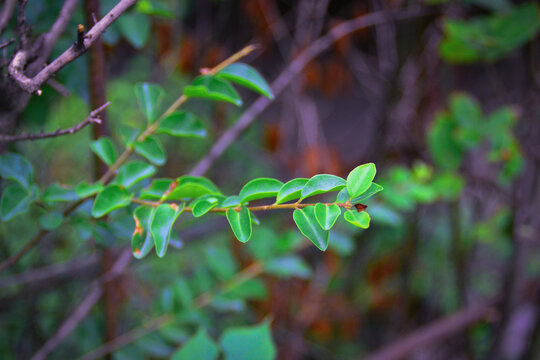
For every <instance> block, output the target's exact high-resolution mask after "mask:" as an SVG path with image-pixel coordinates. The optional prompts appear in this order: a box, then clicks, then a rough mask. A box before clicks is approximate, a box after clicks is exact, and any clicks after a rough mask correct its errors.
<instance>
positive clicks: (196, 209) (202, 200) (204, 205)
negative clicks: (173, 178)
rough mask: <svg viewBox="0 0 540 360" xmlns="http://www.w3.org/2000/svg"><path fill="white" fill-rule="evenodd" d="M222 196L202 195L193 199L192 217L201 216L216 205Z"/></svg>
mask: <svg viewBox="0 0 540 360" xmlns="http://www.w3.org/2000/svg"><path fill="white" fill-rule="evenodd" d="M223 199H224V197H223V196H220V195H209V194H207V195H203V196H201V197H199V198H197V199H195V200H194V201H193V203H191V204H190V205H191V207H192V208H193V210H192V214H193V216H194V217H201V216H203V215H204V214H206V213H207V212H209V211H210V210H212V209H213V208H215V207H216V206H218V204H219V202H220V201H221V200H223Z"/></svg>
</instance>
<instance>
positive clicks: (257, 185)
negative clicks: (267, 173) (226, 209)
mask: <svg viewBox="0 0 540 360" xmlns="http://www.w3.org/2000/svg"><path fill="white" fill-rule="evenodd" d="M282 186H283V183H282V182H281V181H279V180H276V179H271V178H258V179H253V180H251V181H250V182H248V183H247V184H246V185H244V187H243V188H242V190H240V194H238V198H239V200H240V204H245V203H246V202H249V201H252V200H258V199H264V198H269V197H274V196H276V194H277V193H278V191H279V189H281V187H282Z"/></svg>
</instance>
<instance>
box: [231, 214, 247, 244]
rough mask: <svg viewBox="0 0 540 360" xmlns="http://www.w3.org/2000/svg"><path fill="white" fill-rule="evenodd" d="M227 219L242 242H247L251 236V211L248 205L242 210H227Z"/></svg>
mask: <svg viewBox="0 0 540 360" xmlns="http://www.w3.org/2000/svg"><path fill="white" fill-rule="evenodd" d="M227 220H229V224H230V225H231V229H232V231H233V233H234V236H236V238H237V239H238V240H239V241H240V242H243V243H245V242H247V241H248V240H249V238H250V237H251V230H252V227H251V212H250V211H249V210H248V208H246V207H242V208H241V209H240V211H236V210H235V209H228V210H227Z"/></svg>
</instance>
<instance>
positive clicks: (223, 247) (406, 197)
mask: <svg viewBox="0 0 540 360" xmlns="http://www.w3.org/2000/svg"><path fill="white" fill-rule="evenodd" d="M62 3H63V1H61V0H46V1H31V2H30V3H29V5H28V7H27V14H26V15H27V18H28V21H29V22H30V23H31V24H32V25H33V30H34V31H35V32H36V33H39V32H43V31H46V30H47V29H48V28H49V26H50V24H52V22H53V21H54V19H55V18H56V16H57V13H58V10H59V9H60V7H61V5H62ZM115 3H116V1H114V0H102V2H101V7H102V13H103V14H104V13H105V12H106V11H108V10H109V9H111V8H112V6H113V5H114V4H115ZM400 6H401V7H406V6H424V7H426V9H429V10H430V14H429V15H427V16H424V17H422V18H417V19H412V20H407V21H393V20H391V21H389V22H386V23H383V24H380V25H376V26H374V27H370V28H368V29H365V30H360V31H357V32H354V33H352V34H351V35H348V36H346V37H344V38H342V39H340V40H339V41H337V42H336V43H335V44H334V45H333V47H332V48H331V50H330V51H328V52H325V53H324V54H323V55H322V56H320V57H318V58H316V59H314V60H312V61H311V62H310V63H309V64H308V65H307V66H306V67H305V69H303V71H302V73H301V74H300V76H299V77H298V78H297V79H296V80H295V81H294V82H293V83H292V85H291V86H290V87H288V88H287V89H286V90H285V92H284V93H283V94H282V95H281V96H279V97H278V98H277V99H276V100H275V101H274V103H273V104H272V105H271V106H270V108H269V109H268V110H267V111H266V112H264V113H263V115H261V116H260V118H259V119H257V121H256V122H255V123H254V124H253V125H252V126H251V127H250V128H249V129H248V131H247V132H246V133H245V134H244V135H243V136H242V137H241V138H239V139H238V140H237V141H236V142H235V143H234V144H233V145H232V146H231V147H230V148H229V149H228V150H227V151H226V152H225V154H224V156H223V157H222V158H221V159H219V160H218V161H217V162H216V164H215V166H214V167H213V168H212V169H211V170H210V172H209V173H208V174H207V175H208V177H210V178H211V179H212V180H213V181H214V182H215V183H216V184H218V185H219V186H220V187H221V188H222V189H223V190H224V191H225V192H228V193H237V192H238V191H239V189H240V187H241V186H242V184H244V183H246V182H247V181H248V180H250V179H252V178H254V177H259V176H268V177H275V178H278V179H280V180H288V179H291V178H293V177H310V176H312V175H314V174H316V173H329V174H336V175H340V176H343V175H346V174H347V173H348V172H349V171H350V170H351V169H352V168H354V167H355V166H356V165H358V164H361V163H366V162H374V163H376V164H377V168H378V170H379V174H378V177H377V179H376V181H377V182H378V183H380V184H381V185H382V186H384V188H385V189H384V191H382V192H381V193H380V194H379V196H377V197H376V198H374V199H373V200H368V203H367V205H368V206H369V212H370V214H371V216H372V220H373V221H372V226H371V228H370V229H369V230H366V231H360V230H358V229H355V228H353V227H351V226H349V225H348V224H346V223H345V222H343V223H338V224H337V228H336V231H335V232H334V233H333V234H332V236H331V239H330V247H329V250H328V251H327V252H324V253H323V252H320V251H318V250H317V249H316V248H314V247H313V246H306V245H307V240H306V239H304V238H302V237H301V235H300V233H299V232H297V231H295V229H294V224H293V223H292V221H291V218H290V216H289V215H290V214H282V213H281V212H276V213H272V214H266V213H265V214H264V215H261V217H264V221H263V224H262V225H260V226H258V227H255V229H254V234H253V238H252V239H251V240H250V242H249V243H247V244H240V243H238V242H236V241H235V240H234V237H233V235H232V233H231V232H230V230H229V229H228V228H227V224H226V222H225V220H224V217H222V216H214V217H211V218H210V219H208V218H205V219H203V220H202V221H201V220H199V219H192V220H189V219H182V221H180V224H178V225H177V226H176V227H175V230H174V234H173V241H171V245H172V246H173V249H170V250H169V253H168V254H167V256H166V257H165V258H157V257H156V256H155V255H154V254H153V253H152V254H151V255H149V256H148V257H146V258H145V259H143V260H140V261H139V260H137V261H135V260H134V261H132V263H131V265H130V268H129V271H127V272H126V273H125V274H124V275H122V276H121V277H120V278H119V279H118V280H115V287H116V293H115V302H116V307H115V311H116V319H117V322H118V331H119V333H118V335H121V334H123V333H127V332H129V331H131V330H132V329H137V330H136V331H138V332H137V333H136V334H135V335H136V336H135V335H134V336H133V337H132V338H131V340H130V341H129V342H128V343H127V344H125V346H121V347H119V349H117V350H115V351H114V352H113V355H112V356H113V358H114V359H148V358H152V359H162V358H169V357H171V356H172V358H173V359H177V360H178V359H195V358H199V359H202V358H203V357H199V356H201V355H200V354H201V353H200V351H201V350H200V349H201V348H204V349H206V351H207V352H208V353H207V355H205V356H208V357H207V358H208V359H214V358H215V357H216V356H217V354H218V353H219V354H222V355H220V356H223V358H224V359H235V360H236V359H243V358H245V359H272V358H275V357H277V358H279V359H357V358H363V357H364V356H366V355H367V354H369V353H370V352H373V351H374V350H376V349H379V348H382V347H384V346H385V345H386V344H390V343H392V342H393V341H395V340H398V339H400V338H401V337H402V336H404V335H405V334H408V333H410V332H412V331H413V330H414V329H417V328H419V327H421V326H422V325H424V324H428V323H430V322H431V321H433V320H436V319H438V318H440V317H442V316H444V315H446V314H450V313H452V312H455V311H457V310H459V309H461V308H465V307H467V306H469V305H471V304H475V303H479V302H481V301H483V300H486V299H492V298H495V297H497V296H498V297H499V298H501V297H502V298H503V299H506V298H508V297H511V298H512V299H510V300H508V303H509V304H511V306H510V307H508V308H505V307H503V308H502V310H501V314H500V317H499V319H501V318H502V319H503V320H501V321H496V319H495V320H494V319H491V321H484V322H480V323H476V324H475V325H472V326H470V327H469V328H468V330H463V329H462V331H461V332H460V333H459V336H454V337H452V338H450V339H447V340H446V341H444V342H443V343H438V344H434V346H431V347H426V348H423V349H421V351H419V352H418V353H416V355H413V356H412V357H411V359H425V358H429V359H462V358H465V357H466V358H468V359H472V358H477V359H488V358H490V359H494V358H496V357H494V356H495V355H494V353H493V351H494V350H493V349H494V348H496V349H497V350H496V352H495V354H496V356H500V357H501V358H508V359H517V358H521V356H525V355H527V354H529V355H530V354H531V352H530V351H531V349H532V348H534V347H535V346H537V344H538V342H539V341H540V339H539V338H540V336H539V334H538V329H539V328H540V325H539V324H540V317H539V316H538V315H539V310H540V307H538V304H539V303H540V301H539V300H540V292H539V290H540V287H539V285H540V281H539V280H540V278H539V276H540V251H539V250H540V248H539V247H538V245H539V243H538V231H539V227H540V223H539V221H538V219H539V218H538V216H537V215H536V214H537V213H538V210H539V209H538V205H539V204H540V199H539V191H538V190H539V186H538V175H539V165H540V162H539V160H540V157H539V156H540V148H539V144H538V139H540V124H539V122H538V113H539V110H540V109H539V105H540V102H539V101H538V99H539V81H540V68H539V64H540V43H539V38H538V31H539V29H540V19H539V12H538V5H537V4H536V3H535V2H532V1H510V0H497V1H488V0H462V1H444V0H442V1H441V0H432V1H423V2H421V1H418V2H416V1H390V0H388V1H383V0H370V1H367V0H366V1H348V0H347V1H324V0H301V1H287V0H239V1H232V0H199V1H193V0H178V1H173V0H159V1H157V0H156V1H150V0H140V1H139V2H138V3H137V5H136V6H135V7H133V8H132V9H130V10H129V11H128V12H127V13H126V14H124V15H123V16H121V17H120V19H119V20H118V21H117V22H116V23H114V24H113V25H112V26H111V27H110V28H109V29H108V30H107V31H106V33H105V35H104V38H103V39H104V42H105V49H106V56H107V79H108V80H107V100H108V101H110V102H111V104H112V105H111V106H110V107H109V108H108V109H107V111H108V118H109V122H108V124H107V127H108V129H109V131H110V133H111V137H112V138H113V140H114V142H115V144H116V145H115V146H117V149H120V146H121V144H122V143H123V142H122V138H123V136H125V134H127V133H129V130H130V129H133V128H140V127H141V126H143V124H144V119H143V117H142V116H141V114H140V112H139V110H138V108H137V104H136V99H135V97H134V92H133V87H134V84H135V83H137V82H141V81H151V82H155V83H159V84H160V85H162V86H163V87H164V89H165V90H166V91H165V100H164V103H165V104H167V103H171V102H172V101H174V99H176V97H177V96H178V94H179V91H180V89H182V88H183V86H185V85H186V84H187V83H188V81H189V80H190V79H192V78H193V77H194V76H196V75H197V74H198V72H199V69H200V68H203V67H208V66H213V65H215V64H217V63H218V62H219V61H220V60H222V59H224V58H225V57H226V56H228V55H230V54H231V53H233V52H235V51H236V50H238V49H240V48H241V47H243V46H244V45H246V44H248V43H255V44H258V45H259V46H260V48H259V50H258V51H257V52H256V53H255V55H252V56H250V57H249V58H248V60H247V61H249V62H250V63H251V64H252V66H254V67H255V68H257V69H258V70H259V71H260V72H261V73H262V74H263V75H264V76H265V78H267V79H268V80H269V82H270V81H271V80H273V79H275V78H276V77H277V75H278V74H279V73H280V71H281V70H282V69H283V68H284V67H285V66H286V65H287V64H288V63H289V62H290V61H291V60H292V59H293V58H294V57H295V55H296V54H298V52H299V51H300V50H301V49H302V48H305V47H306V46H307V45H308V44H310V43H311V42H313V41H314V40H315V39H316V38H317V37H319V36H320V35H321V34H323V33H325V32H326V31H327V30H328V29H330V28H332V27H333V26H335V25H337V24H340V23H342V22H344V21H346V20H347V19H350V18H351V17H353V16H360V15H362V14H367V13H369V12H373V11H378V10H381V9H385V8H399V7H400ZM83 18H84V16H83V13H82V9H79V10H77V12H76V14H75V16H74V17H73V19H72V25H71V26H70V27H69V28H70V29H75V28H76V24H78V23H81V22H83ZM74 35H75V31H72V32H66V33H65V34H64V36H63V37H62V38H61V41H59V42H58V44H57V46H56V48H55V52H54V56H57V55H59V54H60V53H61V52H62V51H63V50H64V49H65V48H66V47H68V46H69V45H70V44H71V43H72V42H73V39H74ZM13 36H15V34H14V29H13V28H8V29H7V31H6V32H5V34H4V38H6V39H8V38H10V37H13ZM5 51H7V52H9V51H10V50H9V49H7V50H5ZM56 80H57V81H58V83H60V84H61V85H62V86H63V87H64V88H65V91H69V96H68V97H64V96H62V95H61V94H59V93H57V92H56V91H54V90H53V89H52V88H50V87H47V85H46V88H44V92H43V95H42V96H39V97H38V96H34V97H33V98H32V100H31V102H30V104H29V106H28V107H27V108H26V110H25V112H24V114H23V116H22V118H21V119H20V121H19V124H18V130H19V131H22V130H24V131H27V132H39V131H40V130H41V129H45V131H49V130H54V129H56V128H58V127H62V128H65V127H69V126H72V125H73V124H74V123H76V122H78V121H80V120H82V119H84V118H85V117H86V116H87V114H88V112H89V111H90V106H89V105H88V101H89V100H88V98H89V92H88V67H87V62H86V61H85V60H84V59H79V60H77V61H74V62H73V63H71V64H69V65H68V66H66V67H65V68H64V69H63V70H62V71H60V72H59V73H58V75H57V77H56ZM239 91H240V92H241V95H242V97H243V99H244V102H245V103H246V104H250V103H251V102H252V100H254V99H255V98H256V96H255V94H253V93H250V92H247V91H244V90H239ZM186 108H187V109H189V110H190V111H193V112H194V113H196V114H197V115H198V116H199V117H200V118H201V120H202V121H203V123H204V124H205V126H206V128H207V129H208V135H207V137H206V138H205V139H195V138H193V139H190V138H185V139H181V141H179V140H178V139H176V138H170V137H165V136H162V135H160V139H161V140H162V141H163V143H164V145H165V147H166V151H167V154H168V159H169V160H168V162H167V163H166V164H165V165H164V166H163V167H161V168H159V173H158V176H160V177H172V178H175V177H177V176H180V175H182V174H185V173H187V172H188V171H189V170H190V169H191V167H192V166H193V165H194V164H195V163H196V161H197V160H199V159H200V158H201V157H202V156H203V155H204V154H205V153H206V152H207V151H208V150H209V148H210V147H211V145H212V144H213V143H214V142H215V140H216V139H217V138H218V137H219V135H220V134H221V133H223V131H224V130H225V129H227V128H228V127H229V126H231V125H232V124H234V123H235V122H236V120H237V119H238V117H239V116H240V115H241V113H242V110H243V108H236V107H232V106H230V105H226V104H224V103H209V102H207V101H198V100H196V101H193V102H190V103H188V104H186ZM90 138H91V134H90V130H89V129H85V130H83V131H81V132H79V133H77V134H74V135H71V136H66V137H60V138H54V139H46V140H41V141H33V142H24V143H17V144H16V145H12V150H16V151H18V152H20V153H22V154H24V156H25V157H26V158H27V159H28V160H29V161H30V163H31V164H32V166H33V168H34V171H35V174H36V178H37V179H38V182H39V184H40V185H41V186H42V187H43V188H47V187H48V186H51V185H52V184H60V185H68V186H74V185H76V184H77V183H79V182H81V181H83V180H85V181H88V179H91V178H92V176H93V163H92V156H91V152H90V149H89V146H88V145H89V142H90ZM146 185H148V182H147V183H143V184H142V185H141V187H142V186H146ZM66 196H69V194H67V195H66ZM90 206H91V204H86V205H84V206H82V207H81V208H80V209H79V210H77V211H76V213H75V214H74V215H73V216H71V217H70V219H69V221H68V224H67V225H64V226H62V227H59V228H58V229H56V230H54V232H53V233H52V234H51V235H50V236H48V237H46V238H45V239H44V241H43V242H42V243H41V244H40V245H39V246H38V247H37V250H36V251H33V252H31V253H30V254H28V255H27V256H25V257H24V258H23V259H22V260H21V261H20V262H19V263H17V264H16V266H14V267H13V268H12V269H10V270H9V273H8V274H4V277H3V278H0V322H1V324H2V326H1V328H0V354H2V356H1V357H2V358H3V359H15V358H17V359H22V358H29V357H30V356H31V355H32V354H33V353H34V352H35V350H36V349H38V348H39V346H41V345H42V344H43V343H44V342H45V341H46V340H47V339H48V338H49V337H50V336H51V334H53V333H54V332H55V331H56V330H57V329H58V326H59V325H60V324H61V322H62V321H63V319H65V318H66V316H67V314H69V313H70V312H71V311H72V309H74V308H75V307H76V306H77V304H78V303H79V302H80V300H81V299H82V298H83V297H84V294H85V292H86V291H87V290H88V288H89V283H90V281H91V280H92V279H95V278H96V277H97V276H98V275H99V273H100V271H101V270H100V264H99V261H98V257H97V256H96V253H99V252H100V251H102V249H103V248H111V249H114V250H115V251H118V252H120V251H121V250H122V249H123V248H125V247H126V246H128V245H129V239H130V238H131V232H132V229H133V226H134V225H133V219H132V218H131V216H130V215H129V214H128V212H127V211H123V210H119V211H117V212H116V213H114V214H113V215H111V216H110V217H109V218H108V219H106V220H103V219H98V220H96V219H92V220H89V219H90V217H89V212H90ZM44 212H45V211H44V210H43V209H42V208H40V207H39V206H34V205H33V206H32V207H31V208H30V211H29V212H28V213H26V214H24V215H20V216H17V217H14V218H13V219H12V220H10V221H4V222H2V223H1V224H0V231H1V237H2V241H1V242H0V254H1V257H2V258H8V257H9V256H10V255H11V254H13V253H15V252H16V251H17V250H18V249H20V248H21V247H22V245H23V244H24V243H25V242H27V241H28V239H30V238H31V236H33V235H34V234H35V233H36V232H37V231H39V225H37V224H38V223H39V221H40V217H42V215H43V214H44ZM51 220H52V221H53V222H54V219H49V221H51ZM41 221H42V226H43V222H44V220H41ZM45 223H46V225H45V226H48V224H50V222H47V220H45ZM29 224H32V225H31V226H30V225H29ZM55 264H56V265H55ZM36 269H37V270H36ZM55 269H59V271H58V273H55V272H54V270H55ZM30 271H40V272H43V273H44V274H45V275H48V274H50V273H51V274H53V273H54V274H55V275H54V276H53V275H50V276H48V277H45V278H44V280H39V281H34V280H32V278H31V277H30V278H29V279H26V280H24V281H23V280H21V279H22V278H21V277H17V274H22V273H25V272H30ZM503 303H506V302H505V301H503ZM509 309H510V310H509ZM521 310H522V311H526V310H529V313H527V314H529V316H521V317H519V314H520V312H519V311H521ZM505 311H506V313H505ZM104 323H105V320H104V313H103V309H102V307H96V308H94V309H93V310H92V312H91V313H90V314H89V316H88V317H87V318H86V319H85V320H84V321H83V322H82V323H81V324H80V326H78V327H77V328H76V330H75V331H74V332H73V333H72V334H71V335H70V336H69V337H68V338H67V339H66V340H65V341H64V342H63V343H62V345H61V346H59V347H58V349H57V350H56V351H55V352H53V353H52V355H51V358H54V359H66V358H76V357H77V356H81V355H83V354H85V353H87V352H89V351H91V350H93V349H95V348H97V347H99V346H100V345H102V344H103V342H104V337H103V332H104V330H103V328H104V327H105V324H104ZM501 323H502V324H503V325H504V326H505V329H509V330H507V331H509V332H510V334H511V333H512V331H514V330H515V329H517V328H519V327H521V328H522V329H525V330H523V332H522V333H520V334H522V340H523V341H522V342H523V343H522V344H521V343H519V341H516V342H512V341H508V334H507V336H506V337H505V336H504V334H503V335H501V330H500V328H501ZM535 329H536V331H535ZM129 334H131V335H133V333H129ZM510 338H511V336H510ZM520 338H521V337H520ZM504 339H506V342H505V341H503V340H504ZM501 344H502V345H501ZM197 351H199V352H197ZM239 352H240V353H239ZM195 354H198V355H195ZM536 356H540V354H538V353H537V354H536ZM531 358H538V357H534V355H533V357H531Z"/></svg>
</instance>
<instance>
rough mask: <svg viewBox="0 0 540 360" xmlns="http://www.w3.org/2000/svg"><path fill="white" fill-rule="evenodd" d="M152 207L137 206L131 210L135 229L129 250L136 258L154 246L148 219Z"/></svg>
mask: <svg viewBox="0 0 540 360" xmlns="http://www.w3.org/2000/svg"><path fill="white" fill-rule="evenodd" d="M153 212H154V208H153V207H151V206H139V207H137V208H136V209H135V211H133V219H134V220H135V230H134V231H133V235H132V236H131V250H132V252H133V256H134V257H135V258H136V259H142V258H143V257H145V256H146V255H148V253H149V252H150V250H152V248H153V247H154V241H153V240H152V235H151V234H150V219H152V214H153Z"/></svg>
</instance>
